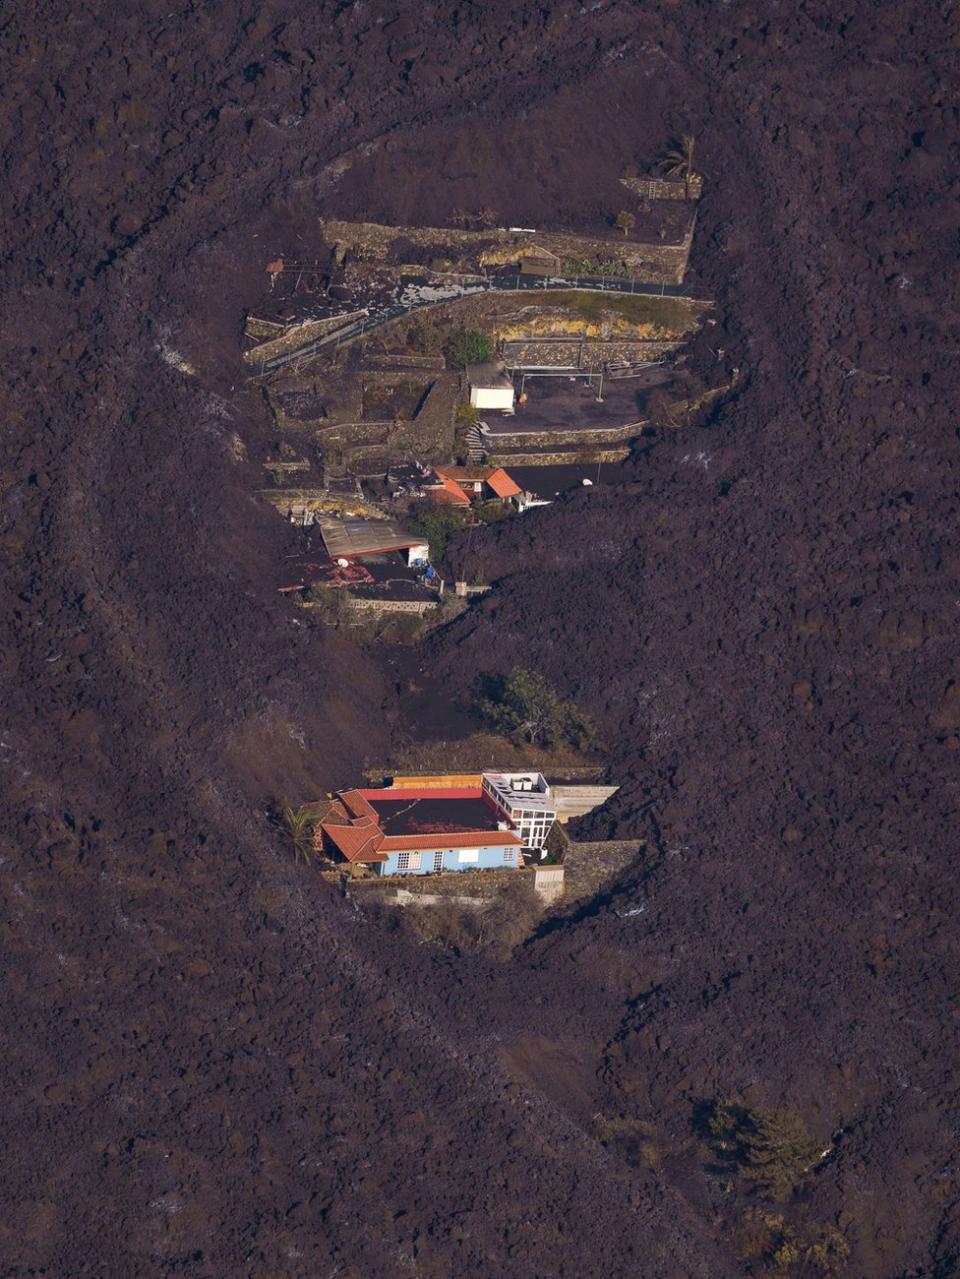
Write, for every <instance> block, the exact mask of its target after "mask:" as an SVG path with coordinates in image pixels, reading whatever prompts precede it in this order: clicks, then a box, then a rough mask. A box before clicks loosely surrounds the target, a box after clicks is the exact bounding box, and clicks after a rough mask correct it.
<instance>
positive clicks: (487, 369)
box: [467, 363, 514, 412]
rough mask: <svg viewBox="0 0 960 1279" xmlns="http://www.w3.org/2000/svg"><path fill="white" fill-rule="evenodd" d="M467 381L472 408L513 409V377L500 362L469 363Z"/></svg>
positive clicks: (503, 410)
mask: <svg viewBox="0 0 960 1279" xmlns="http://www.w3.org/2000/svg"><path fill="white" fill-rule="evenodd" d="M467 382H468V384H469V386H470V403H471V404H472V405H473V407H474V408H477V409H500V410H501V411H502V412H512V411H513V401H514V393H513V379H512V378H511V376H510V374H509V373H508V372H507V370H506V369H505V368H504V367H503V365H502V364H493V363H491V364H471V365H469V366H468V367H467Z"/></svg>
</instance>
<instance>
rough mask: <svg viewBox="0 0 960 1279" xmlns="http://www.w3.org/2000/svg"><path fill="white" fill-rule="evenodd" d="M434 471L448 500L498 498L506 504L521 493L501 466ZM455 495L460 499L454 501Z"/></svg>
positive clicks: (454, 467) (464, 467)
mask: <svg viewBox="0 0 960 1279" xmlns="http://www.w3.org/2000/svg"><path fill="white" fill-rule="evenodd" d="M434 470H435V471H436V475H437V479H438V480H439V481H440V484H441V485H442V486H443V490H444V491H445V492H448V493H450V494H451V499H448V500H459V501H460V502H463V501H464V500H465V501H466V502H470V501H471V500H472V499H473V498H477V499H479V500H480V501H489V500H490V499H492V498H498V499H499V500H500V501H501V502H507V501H509V500H510V498H512V497H517V496H519V494H520V491H521V490H520V486H519V484H515V483H514V482H513V480H512V479H511V478H510V476H509V475H508V474H507V472H506V471H505V470H504V469H503V467H502V466H437V467H435V468H434ZM455 494H460V498H459V499H456V498H455V497H454V496H453V495H455Z"/></svg>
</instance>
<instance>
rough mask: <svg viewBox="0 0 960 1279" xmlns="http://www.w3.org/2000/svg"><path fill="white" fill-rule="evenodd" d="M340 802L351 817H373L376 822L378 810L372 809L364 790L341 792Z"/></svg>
mask: <svg viewBox="0 0 960 1279" xmlns="http://www.w3.org/2000/svg"><path fill="white" fill-rule="evenodd" d="M340 801H341V803H342V804H343V806H344V807H345V808H346V810H347V812H348V813H349V814H350V816H351V817H372V818H373V820H374V821H376V819H377V810H376V809H375V808H371V807H370V805H369V804H368V803H367V797H366V795H365V794H364V792H363V791H362V790H344V791H341V792H340Z"/></svg>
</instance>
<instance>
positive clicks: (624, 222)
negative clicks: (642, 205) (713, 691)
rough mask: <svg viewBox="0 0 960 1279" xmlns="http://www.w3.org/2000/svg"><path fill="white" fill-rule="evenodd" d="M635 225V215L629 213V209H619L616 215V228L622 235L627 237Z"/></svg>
mask: <svg viewBox="0 0 960 1279" xmlns="http://www.w3.org/2000/svg"><path fill="white" fill-rule="evenodd" d="M636 225H637V218H636V214H633V213H631V212H630V210H629V209H621V210H620V212H619V213H618V214H617V226H618V227H619V228H620V230H621V231H622V232H623V234H624V235H629V234H630V232H631V231H632V230H633V228H634V227H635V226H636Z"/></svg>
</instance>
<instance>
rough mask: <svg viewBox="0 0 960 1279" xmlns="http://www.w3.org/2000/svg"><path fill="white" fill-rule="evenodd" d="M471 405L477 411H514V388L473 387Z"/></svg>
mask: <svg viewBox="0 0 960 1279" xmlns="http://www.w3.org/2000/svg"><path fill="white" fill-rule="evenodd" d="M470 403H471V404H472V405H473V406H474V408H477V409H501V410H503V409H512V408H513V387H512V386H471V388H470Z"/></svg>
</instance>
